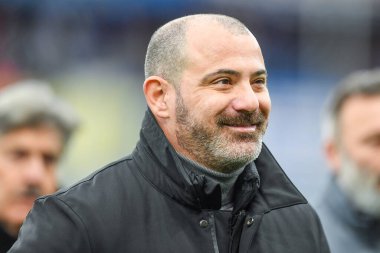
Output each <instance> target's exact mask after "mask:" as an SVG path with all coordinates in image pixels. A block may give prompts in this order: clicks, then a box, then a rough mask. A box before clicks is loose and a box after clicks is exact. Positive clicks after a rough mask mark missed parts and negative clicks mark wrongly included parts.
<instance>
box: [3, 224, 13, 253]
mask: <svg viewBox="0 0 380 253" xmlns="http://www.w3.org/2000/svg"><path fill="white" fill-rule="evenodd" d="M15 241H16V238H14V237H12V236H10V235H9V234H8V233H7V232H5V231H4V229H3V228H2V227H1V224H0V253H5V252H7V250H9V249H10V248H11V247H12V245H13V243H14V242H15Z"/></svg>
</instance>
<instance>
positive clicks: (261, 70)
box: [201, 69, 268, 83]
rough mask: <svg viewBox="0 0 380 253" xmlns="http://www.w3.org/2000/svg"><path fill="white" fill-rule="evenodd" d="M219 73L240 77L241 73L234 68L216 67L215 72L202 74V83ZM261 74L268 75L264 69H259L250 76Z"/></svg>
mask: <svg viewBox="0 0 380 253" xmlns="http://www.w3.org/2000/svg"><path fill="white" fill-rule="evenodd" d="M220 74H225V75H230V76H236V77H240V76H241V74H240V73H239V72H238V71H235V70H232V69H218V70H217V71H215V72H212V73H210V74H207V75H206V76H204V77H203V78H202V81H201V82H202V83H205V82H206V81H207V80H209V79H210V78H212V77H214V76H217V75H220ZM261 75H265V76H268V73H267V71H266V70H265V69H260V70H258V71H256V72H254V73H252V74H251V77H255V76H261Z"/></svg>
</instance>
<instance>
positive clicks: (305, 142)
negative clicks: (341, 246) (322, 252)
mask: <svg viewBox="0 0 380 253" xmlns="http://www.w3.org/2000/svg"><path fill="white" fill-rule="evenodd" d="M194 13H221V14H227V15H231V16H234V17H236V18H238V19H240V20H241V21H242V22H243V23H245V24H246V25H247V26H248V27H249V28H250V30H251V31H252V32H253V33H254V35H255V36H256V38H257V39H258V41H259V43H260V44H261V47H262V50H263V53H264V57H265V60H266V65H267V69H268V71H269V88H270V93H271V97H272V104H273V110H272V114H271V121H270V126H269V129H268V133H267V135H266V137H265V139H264V140H265V142H266V143H267V144H268V146H269V147H270V149H271V150H272V152H273V154H274V155H275V156H276V157H277V160H278V161H279V163H280V164H281V165H282V167H283V169H284V170H285V171H286V172H287V174H288V175H289V177H290V178H291V179H292V180H293V182H294V183H295V184H296V186H298V188H299V189H300V190H301V191H302V192H303V193H304V194H305V195H306V197H307V198H309V199H310V200H312V201H313V200H315V198H317V197H318V194H319V191H320V190H321V188H322V186H323V185H324V184H325V182H326V179H327V175H328V169H327V167H326V166H327V165H326V163H325V162H324V159H323V155H322V152H321V141H320V130H319V129H320V127H319V126H320V119H321V112H322V108H323V106H324V101H325V99H326V96H327V95H328V93H329V92H330V91H331V89H332V88H333V87H334V85H336V83H337V81H338V80H340V79H341V78H342V77H343V76H344V75H346V74H348V73H349V72H351V71H353V70H357V69H364V68H374V67H376V66H380V2H379V1H376V0H360V1H357V0H334V1H323V0H262V1H253V0H250V1H249V0H234V1H230V0H228V1H227V0H207V1H206V0H203V1H200V0H182V1H176V0H160V1H154V0H139V1H130V0H124V1H122V0H107V1H106V0H62V1H58V0H56V1H52V0H38V1H37V0H34V1H33V0H9V1H2V0H0V86H2V85H6V84H9V83H11V82H12V81H15V80H18V79H20V78H38V79H44V80H47V81H49V82H51V83H52V85H53V87H54V89H55V90H56V91H57V92H58V93H59V94H61V95H62V96H63V97H65V98H66V99H67V100H68V101H69V102H71V104H72V105H73V107H74V108H75V109H76V110H77V111H78V112H79V113H80V115H81V118H82V127H81V128H80V131H79V132H78V134H77V135H76V136H75V139H73V141H72V143H71V145H70V149H69V151H68V152H67V154H66V158H65V160H64V163H63V164H62V166H61V167H62V169H61V171H60V172H61V174H62V175H61V176H62V180H63V183H64V184H66V185H69V184H72V183H73V182H75V181H77V180H78V179H80V178H82V177H84V176H86V175H87V174H89V173H90V172H91V171H93V170H95V169H98V168H99V167H101V166H103V165H105V164H106V163H108V162H110V161H112V160H115V159H117V158H119V157H121V156H124V155H126V154H128V153H129V152H130V151H131V150H132V149H133V147H134V145H135V143H136V141H137V139H138V132H139V128H140V123H141V119H142V117H143V113H144V111H145V109H146V104H145V100H144V97H143V93H142V84H143V81H144V76H143V62H144V55H145V50H146V46H147V43H148V41H149V38H150V36H151V34H152V33H153V31H154V30H156V29H157V28H158V27H159V26H161V25H163V24H164V23H166V22H167V21H169V20H171V19H174V18H176V17H180V16H183V15H187V14H194ZM210 36H212V34H210Z"/></svg>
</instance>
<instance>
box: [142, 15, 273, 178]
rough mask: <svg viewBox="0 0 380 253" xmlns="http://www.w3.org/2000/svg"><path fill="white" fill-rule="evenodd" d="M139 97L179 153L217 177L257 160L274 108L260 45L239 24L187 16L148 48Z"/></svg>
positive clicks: (218, 17) (156, 36) (217, 17)
mask: <svg viewBox="0 0 380 253" xmlns="http://www.w3.org/2000/svg"><path fill="white" fill-rule="evenodd" d="M145 73H146V76H145V77H146V80H145V83H144V93H145V97H146V100H147V103H148V105H149V107H150V109H151V111H152V112H153V114H154V116H155V118H156V119H157V122H158V124H159V125H160V127H161V128H162V130H163V132H164V133H165V135H166V137H167V138H168V140H169V142H170V143H171V144H172V145H173V147H174V148H175V150H176V151H177V152H178V153H181V154H182V155H184V156H186V157H188V158H190V159H192V160H194V161H196V162H198V163H200V164H202V165H204V166H206V167H208V168H210V169H214V170H217V171H221V172H226V173H227V172H231V171H234V170H236V169H238V168H241V167H242V166H244V165H246V164H247V163H249V162H251V161H253V160H254V159H256V158H257V156H258V155H259V153H260V151H261V146H262V137H263V135H264V132H265V130H266V128H267V124H268V117H269V113H270V108H271V103H270V98H269V93H268V89H267V73H266V69H265V64H264V59H263V56H262V53H261V50H260V46H259V44H258V42H257V41H256V39H255V37H254V36H253V35H252V33H251V32H250V31H249V30H248V29H247V28H246V27H245V26H244V25H243V24H242V23H241V22H240V21H238V20H236V19H234V18H231V17H227V16H222V15H213V14H199V15H192V16H186V17H183V18H179V19H176V20H174V21H171V22H169V23H167V24H166V25H164V26H163V27H161V28H160V29H158V30H157V31H156V32H155V34H154V35H153V36H152V39H151V41H150V43H149V46H148V51H147V56H146V63H145Z"/></svg>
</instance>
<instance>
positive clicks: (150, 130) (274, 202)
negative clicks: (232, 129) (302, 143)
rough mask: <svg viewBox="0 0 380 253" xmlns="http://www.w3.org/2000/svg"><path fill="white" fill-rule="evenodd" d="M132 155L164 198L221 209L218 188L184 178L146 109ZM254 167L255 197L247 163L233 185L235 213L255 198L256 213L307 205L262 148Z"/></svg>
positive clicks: (195, 178) (195, 177) (177, 160)
mask: <svg viewBox="0 0 380 253" xmlns="http://www.w3.org/2000/svg"><path fill="white" fill-rule="evenodd" d="M132 155H133V157H134V158H135V160H136V162H137V166H138V168H139V170H140V172H141V173H142V174H143V175H144V177H145V178H146V179H147V180H149V181H150V182H151V183H152V184H153V185H155V186H156V188H157V189H158V190H159V191H161V192H162V193H164V194H165V195H167V196H169V197H170V198H172V199H174V200H176V201H177V202H180V203H181V204H183V205H186V206H189V207H192V208H195V209H219V208H220V206H221V203H220V202H221V191H220V186H219V185H217V184H215V183H214V182H212V181H210V180H207V179H206V178H205V177H204V176H202V175H197V174H195V173H194V174H192V175H190V181H191V183H189V181H188V180H186V179H185V176H186V175H184V174H183V171H185V170H184V169H183V167H182V166H184V165H183V163H182V162H181V160H180V158H179V157H178V155H177V153H176V151H175V150H174V148H173V147H172V146H171V144H170V143H169V142H168V140H167V138H166V137H165V135H164V133H163V131H162V129H161V128H160V127H159V126H158V123H157V122H156V120H155V118H154V116H153V114H152V112H151V111H150V110H149V109H148V110H147V112H146V113H145V117H144V120H143V123H142V128H141V131H140V141H139V142H138V144H137V146H136V149H135V150H134V152H133V154H132ZM255 165H256V168H257V171H258V173H259V175H260V188H259V190H258V194H256V192H257V185H258V177H257V175H255V173H253V171H255V170H253V169H251V166H254V165H252V164H249V165H247V166H246V168H245V170H244V172H243V173H242V175H240V176H239V178H238V180H237V182H236V186H235V194H234V195H235V197H234V201H235V209H234V211H235V212H237V211H239V210H240V209H243V208H245V207H246V205H247V204H248V203H251V202H252V199H253V198H254V196H255V195H257V197H255V200H254V206H255V208H254V209H255V212H259V213H263V212H266V211H269V210H271V209H275V208H280V207H283V206H288V205H293V204H297V203H307V201H306V200H305V199H304V197H303V196H302V195H301V194H300V193H299V191H298V190H297V189H296V188H295V187H294V185H293V184H292V183H291V182H290V180H289V179H288V177H287V176H286V175H285V173H284V172H283V170H282V169H281V168H280V166H279V165H278V163H277V162H276V160H275V159H274V157H273V156H272V154H271V153H270V152H269V150H268V149H267V147H266V146H265V145H263V149H262V151H261V154H260V156H259V157H258V159H256V161H255ZM187 176H189V175H187Z"/></svg>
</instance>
